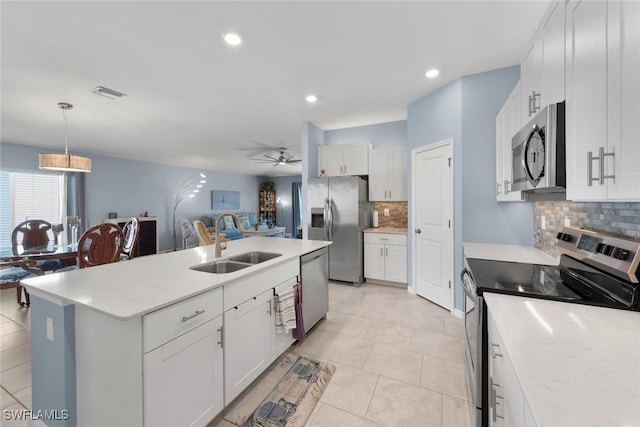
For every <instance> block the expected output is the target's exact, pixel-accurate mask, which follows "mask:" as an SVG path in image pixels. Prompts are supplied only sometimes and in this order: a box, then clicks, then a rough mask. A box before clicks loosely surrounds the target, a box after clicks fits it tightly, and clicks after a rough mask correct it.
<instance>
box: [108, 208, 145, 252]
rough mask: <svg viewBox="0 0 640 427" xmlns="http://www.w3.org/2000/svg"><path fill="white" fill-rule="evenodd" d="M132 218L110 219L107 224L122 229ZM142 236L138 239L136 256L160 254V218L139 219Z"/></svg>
mask: <svg viewBox="0 0 640 427" xmlns="http://www.w3.org/2000/svg"><path fill="white" fill-rule="evenodd" d="M129 219H131V218H110V219H105V222H109V223H112V224H118V225H119V226H120V228H123V227H124V225H125V224H126V223H127V221H129ZM138 221H140V236H139V237H138V247H137V248H136V254H135V256H137V257H139V256H144V255H153V254H157V253H158V218H157V217H139V218H138Z"/></svg>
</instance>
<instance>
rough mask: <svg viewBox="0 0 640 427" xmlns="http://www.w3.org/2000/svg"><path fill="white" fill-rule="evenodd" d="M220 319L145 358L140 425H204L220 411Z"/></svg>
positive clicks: (221, 401) (177, 339)
mask: <svg viewBox="0 0 640 427" xmlns="http://www.w3.org/2000/svg"><path fill="white" fill-rule="evenodd" d="M221 328H222V316H218V317H216V318H215V319H213V320H210V321H208V322H207V323H204V324H203V325H200V326H198V327H197V328H195V329H193V330H192V331H190V332H187V333H186V334H184V335H182V336H180V337H178V338H176V339H174V340H172V341H169V342H168V343H167V344H165V345H163V346H161V347H158V348H157V349H155V350H153V351H151V352H149V353H147V354H145V355H144V356H143V372H144V374H143V376H144V425H145V426H150V427H151V426H153V427H156V426H205V425H207V424H208V423H209V421H211V419H213V418H214V417H215V416H216V415H217V414H218V413H219V412H220V411H221V410H222V408H223V407H224V404H223V399H222V392H223V386H222V384H223V376H222V371H223V368H222V353H223V351H222V348H221V346H220V343H219V341H220V334H221V332H220V330H221Z"/></svg>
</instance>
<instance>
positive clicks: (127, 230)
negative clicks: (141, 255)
mask: <svg viewBox="0 0 640 427" xmlns="http://www.w3.org/2000/svg"><path fill="white" fill-rule="evenodd" d="M122 233H123V234H124V246H123V248H122V254H123V255H124V256H125V257H126V258H127V259H133V257H135V255H136V248H137V247H138V239H139V237H140V221H139V220H138V218H131V219H130V220H129V221H127V222H126V224H125V225H124V228H123V229H122Z"/></svg>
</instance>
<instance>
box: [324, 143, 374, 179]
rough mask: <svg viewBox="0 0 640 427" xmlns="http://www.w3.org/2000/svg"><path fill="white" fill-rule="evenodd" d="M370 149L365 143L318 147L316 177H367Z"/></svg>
mask: <svg viewBox="0 0 640 427" xmlns="http://www.w3.org/2000/svg"><path fill="white" fill-rule="evenodd" d="M370 148H371V144H369V143H367V142H362V143H354V144H338V145H321V146H319V147H318V176H345V175H368V174H369V149H370Z"/></svg>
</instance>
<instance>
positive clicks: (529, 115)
mask: <svg viewBox="0 0 640 427" xmlns="http://www.w3.org/2000/svg"><path fill="white" fill-rule="evenodd" d="M531 101H532V100H531V95H529V114H528V116H527V117H531V110H532V108H531Z"/></svg>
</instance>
